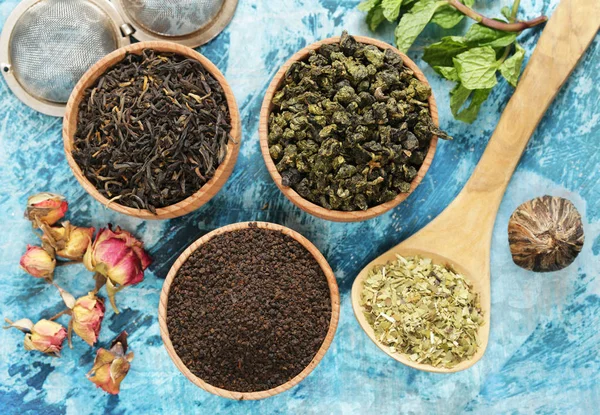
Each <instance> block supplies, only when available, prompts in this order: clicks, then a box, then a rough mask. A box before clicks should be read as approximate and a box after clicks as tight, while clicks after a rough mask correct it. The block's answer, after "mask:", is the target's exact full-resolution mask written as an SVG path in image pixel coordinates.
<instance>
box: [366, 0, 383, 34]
mask: <svg viewBox="0 0 600 415" xmlns="http://www.w3.org/2000/svg"><path fill="white" fill-rule="evenodd" d="M384 21H385V17H384V16H383V9H382V8H381V4H378V5H377V6H375V7H373V8H372V9H371V10H370V11H369V14H367V24H368V25H369V29H371V31H372V32H374V31H376V30H377V28H378V27H379V25H380V24H381V23H383V22H384Z"/></svg>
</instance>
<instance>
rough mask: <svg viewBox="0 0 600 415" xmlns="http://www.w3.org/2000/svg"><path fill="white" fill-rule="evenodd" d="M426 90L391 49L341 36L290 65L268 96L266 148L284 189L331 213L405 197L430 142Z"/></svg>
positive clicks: (438, 132)
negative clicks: (269, 105)
mask: <svg viewBox="0 0 600 415" xmlns="http://www.w3.org/2000/svg"><path fill="white" fill-rule="evenodd" d="M430 97H431V88H430V87H429V86H428V85H426V84H424V83H422V82H421V81H419V80H418V78H416V76H415V74H414V72H413V71H412V70H410V69H409V68H408V67H407V66H406V65H404V62H403V60H402V57H401V56H400V55H398V54H397V53H396V52H394V50H393V49H392V48H387V49H380V48H378V47H377V46H374V45H369V44H364V43H361V42H358V41H357V40H356V39H355V38H354V37H352V36H350V35H348V33H347V32H344V33H343V34H342V37H341V38H340V41H339V42H338V43H334V44H327V45H322V46H321V47H320V48H319V49H317V50H315V51H312V52H311V53H310V55H309V56H308V58H307V59H306V60H303V61H299V62H295V63H294V64H293V65H292V66H291V67H290V68H289V70H288V71H287V73H286V76H285V77H284V80H283V83H282V85H281V86H280V87H279V90H278V91H277V92H276V93H275V96H274V99H273V101H272V102H273V110H272V112H271V115H270V117H269V133H268V144H269V153H270V155H271V158H272V159H273V161H274V162H275V163H276V168H277V171H278V172H279V173H280V175H281V182H282V184H283V186H285V187H291V188H292V189H294V190H295V191H296V192H297V193H298V194H299V195H300V196H301V197H302V198H304V199H306V200H308V201H310V202H311V203H314V204H316V205H319V206H321V207H324V208H325V209H329V210H337V211H346V212H350V211H359V210H366V209H369V208H370V207H373V206H378V205H381V204H383V203H386V202H388V201H391V200H393V199H394V198H396V197H397V196H398V195H399V194H401V193H408V192H410V189H411V183H412V182H413V180H414V179H415V177H416V176H417V173H418V170H419V169H420V168H421V166H422V165H423V162H424V160H425V158H426V157H427V153H428V151H429V146H430V143H431V139H432V137H433V136H434V135H435V136H438V137H440V138H443V139H451V137H449V136H448V135H447V134H446V133H444V132H443V131H441V130H440V129H439V128H438V127H437V126H436V125H435V124H434V122H433V120H432V119H431V111H430V108H429V99H430Z"/></svg>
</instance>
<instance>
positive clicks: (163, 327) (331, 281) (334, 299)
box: [158, 222, 340, 400]
mask: <svg viewBox="0 0 600 415" xmlns="http://www.w3.org/2000/svg"><path fill="white" fill-rule="evenodd" d="M251 223H255V224H256V225H257V226H258V227H259V228H261V229H270V230H275V231H281V232H282V233H284V234H285V235H288V236H290V237H292V238H294V239H295V240H296V241H298V242H300V244H301V245H302V246H303V247H304V248H306V249H307V250H308V252H310V253H311V254H312V256H313V257H314V258H315V260H316V261H317V262H318V264H319V266H320V267H321V269H322V270H323V273H324V274H325V277H326V278H327V284H328V285H329V292H330V296H331V320H330V322H329V330H328V331H327V335H326V336H325V339H324V340H323V344H322V345H321V347H320V348H319V350H318V351H317V354H316V355H315V357H314V358H313V359H312V361H311V362H310V363H309V365H308V366H306V368H304V370H303V371H302V372H300V373H299V374H298V375H296V376H295V377H294V378H292V379H291V380H289V381H288V382H286V383H284V384H283V385H280V386H277V387H276V388H273V389H268V390H264V391H258V392H234V391H229V390H226V389H221V388H217V387H215V386H212V385H210V384H208V383H207V382H205V381H204V380H202V379H200V378H199V377H197V376H196V375H194V374H193V373H192V372H191V371H190V370H189V369H188V368H187V367H186V366H185V364H184V363H183V362H182V361H181V359H180V358H179V356H178V355H177V353H176V352H175V349H174V348H173V344H172V343H171V338H170V337H169V329H168V326H167V307H168V302H169V289H170V288H171V284H172V283H173V280H174V278H175V276H176V275H177V272H178V271H179V268H180V267H181V266H182V265H183V263H184V262H185V261H186V260H187V259H188V258H189V256H190V255H191V254H192V253H193V252H194V251H195V250H196V249H198V247H200V246H201V245H203V244H205V243H206V242H208V241H209V240H210V239H212V238H213V237H215V236H217V235H220V234H223V233H226V232H232V231H237V230H240V229H246V228H248V227H249V225H250V224H251ZM339 317H340V294H339V291H338V286H337V281H336V279H335V275H334V274H333V271H332V270H331V267H330V266H329V264H328V263H327V260H326V259H325V257H323V255H322V254H321V252H319V250H318V249H317V248H316V247H315V246H314V245H313V244H312V243H311V242H310V241H309V240H308V239H306V238H305V237H303V236H302V235H300V234H299V233H297V232H296V231H294V230H292V229H290V228H286V227H285V226H281V225H277V224H274V223H267V222H241V223H235V224H233V225H227V226H224V227H222V228H218V229H215V230H214V231H212V232H210V233H208V234H206V235H204V236H203V237H202V238H200V239H198V240H197V241H196V242H194V243H193V244H191V245H190V246H189V247H188V248H187V249H186V250H185V251H183V253H182V254H181V255H180V256H179V258H177V260H176V261H175V263H174V264H173V266H172V267H171V269H170V270H169V274H168V275H167V278H166V279H165V282H164V284H163V288H162V292H161V294H160V304H159V306H158V323H159V325H160V335H161V337H162V339H163V342H164V344H165V348H166V349H167V353H168V354H169V356H170V357H171V359H172V360H173V362H174V363H175V366H177V368H178V369H179V370H180V371H181V373H183V374H184V375H185V377H186V378H188V379H189V380H190V381H192V382H193V383H194V384H195V385H196V386H199V387H200V388H202V389H204V390H205V391H207V392H210V393H213V394H215V395H218V396H222V397H224V398H229V399H235V400H256V399H264V398H269V397H271V396H274V395H277V394H279V393H281V392H284V391H286V390H288V389H290V388H292V387H293V386H296V385H297V384H298V383H300V381H302V380H303V379H304V378H305V377H307V376H308V375H309V374H310V372H312V371H313V370H314V368H315V367H316V366H317V365H318V364H319V362H320V361H321V359H322V358H323V356H325V353H326V352H327V349H329V346H330V345H331V342H332V341H333V336H334V335H335V330H336V329H337V325H338V320H339Z"/></svg>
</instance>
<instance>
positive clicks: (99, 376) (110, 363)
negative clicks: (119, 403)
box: [87, 331, 133, 395]
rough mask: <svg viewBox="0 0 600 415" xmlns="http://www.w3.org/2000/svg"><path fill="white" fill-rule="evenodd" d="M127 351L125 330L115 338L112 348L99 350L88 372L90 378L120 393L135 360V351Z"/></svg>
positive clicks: (97, 383)
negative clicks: (122, 383)
mask: <svg viewBox="0 0 600 415" xmlns="http://www.w3.org/2000/svg"><path fill="white" fill-rule="evenodd" d="M126 353H127V332H125V331H124V332H122V333H121V334H120V335H119V336H118V337H117V338H116V339H115V340H113V342H112V345H111V348H110V350H106V349H102V348H101V349H99V350H98V352H97V354H96V359H95V360H94V367H92V370H90V371H89V372H88V374H87V377H88V379H89V380H90V381H91V382H93V383H95V384H96V386H97V387H99V388H101V389H103V390H104V391H106V392H108V393H110V394H112V395H116V394H118V393H119V391H120V387H121V382H122V381H123V379H125V376H127V373H128V372H129V367H130V363H131V361H132V360H133V352H129V353H127V354H126Z"/></svg>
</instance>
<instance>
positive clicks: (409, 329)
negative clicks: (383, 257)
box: [360, 255, 484, 368]
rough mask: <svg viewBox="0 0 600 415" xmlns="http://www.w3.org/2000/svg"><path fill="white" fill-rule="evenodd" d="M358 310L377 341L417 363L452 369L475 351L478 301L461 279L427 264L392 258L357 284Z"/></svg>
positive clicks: (480, 321) (479, 314)
mask: <svg viewBox="0 0 600 415" xmlns="http://www.w3.org/2000/svg"><path fill="white" fill-rule="evenodd" d="M360 305H361V306H362V307H363V314H364V316H365V319H366V320H367V322H368V323H369V325H371V327H372V328H373V332H374V334H375V338H376V339H377V341H378V342H380V343H382V344H383V345H385V346H387V347H389V349H390V351H391V352H392V353H402V354H405V355H408V357H409V358H410V359H411V360H412V361H414V362H418V363H423V364H428V365H431V366H434V367H445V368H452V367H455V366H456V365H457V364H459V363H460V362H463V361H465V360H468V359H470V358H472V357H473V356H474V355H475V353H476V352H477V349H478V348H479V337H478V332H479V327H480V326H482V325H483V324H484V319H483V312H482V311H481V305H480V300H479V296H478V294H477V293H475V292H474V290H473V288H472V286H471V284H470V283H469V282H468V281H467V280H466V279H465V277H464V276H462V275H460V274H458V273H456V272H454V271H453V270H452V269H450V268H447V267H445V266H442V265H438V264H433V263H432V261H431V260H430V259H424V258H419V257H409V258H404V257H401V256H399V255H398V256H397V257H396V260H395V261H391V262H388V263H387V264H385V265H377V266H375V267H374V268H373V269H372V270H371V271H370V272H369V275H368V276H367V278H366V279H365V281H364V283H363V288H362V291H361V297H360Z"/></svg>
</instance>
